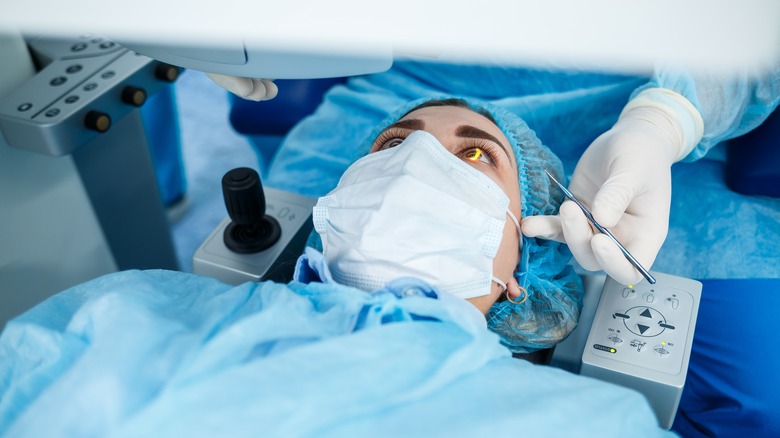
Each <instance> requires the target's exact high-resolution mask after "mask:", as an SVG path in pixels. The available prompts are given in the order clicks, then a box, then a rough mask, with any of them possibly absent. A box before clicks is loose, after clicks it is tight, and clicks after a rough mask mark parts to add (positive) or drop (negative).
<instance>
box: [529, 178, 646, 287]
mask: <svg viewBox="0 0 780 438" xmlns="http://www.w3.org/2000/svg"><path fill="white" fill-rule="evenodd" d="M544 173H546V174H547V176H549V177H550V179H551V180H553V182H554V183H555V184H557V185H558V187H560V189H561V190H562V191H563V194H564V195H566V197H567V198H569V199H571V200H572V201H574V203H575V204H577V206H579V207H580V210H582V212H583V213H585V217H586V218H588V221H589V222H590V223H591V224H593V226H594V227H596V229H597V230H599V231H600V232H601V233H603V234H606V235H607V237H609V238H610V239H612V241H613V242H615V245H617V246H618V248H620V251H621V252H622V253H623V255H624V256H625V257H626V259H628V261H629V262H631V264H632V265H634V267H635V268H636V269H637V271H639V272H640V273H641V274H642V276H644V277H645V278H646V279H647V281H648V282H649V283H650V284H655V277H653V276H652V275H650V273H649V272H647V269H645V268H643V267H642V265H641V264H639V262H638V261H637V260H636V259H635V258H634V256H632V255H631V253H630V252H628V250H627V249H626V247H625V246H623V244H621V243H620V242H619V241H618V240H617V237H615V236H614V235H613V234H612V233H611V232H610V231H609V230H608V229H606V228H604V227H602V226H601V225H600V224H599V223H598V222H596V219H594V218H593V214H591V212H590V210H588V207H585V204H583V203H582V202H580V200H579V199H577V198H576V197H575V196H574V194H573V193H572V192H570V191H569V189H567V188H566V187H564V186H563V184H561V183H559V182H558V180H557V179H555V178H554V177H553V176H552V175H550V172H548V171H547V170H545V171H544Z"/></svg>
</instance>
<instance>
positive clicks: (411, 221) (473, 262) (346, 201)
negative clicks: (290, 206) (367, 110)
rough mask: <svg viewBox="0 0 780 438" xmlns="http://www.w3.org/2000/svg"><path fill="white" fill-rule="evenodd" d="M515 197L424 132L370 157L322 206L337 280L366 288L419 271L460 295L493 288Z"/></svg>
mask: <svg viewBox="0 0 780 438" xmlns="http://www.w3.org/2000/svg"><path fill="white" fill-rule="evenodd" d="M508 207H509V198H508V197H507V196H506V194H505V193H504V192H503V191H502V190H501V188H500V187H498V185H496V183H494V182H493V181H492V180H491V179H490V178H489V177H487V176H486V175H483V174H482V173H481V172H479V171H478V170H476V169H474V168H473V167H472V166H470V165H469V164H467V163H465V162H463V161H462V160H461V159H460V158H458V157H456V156H454V155H453V154H452V153H450V152H449V151H448V150H447V149H445V148H444V146H442V144H441V143H439V141H438V140H437V139H436V137H434V136H433V135H431V134H429V133H427V132H424V131H416V132H413V133H412V134H410V135H409V136H408V137H407V138H406V140H404V142H403V143H401V144H400V145H398V146H396V147H395V148H391V149H387V150H384V151H380V152H375V153H373V154H370V155H368V156H366V157H363V158H361V159H360V160H358V161H357V162H355V163H354V164H353V165H352V166H350V167H349V169H347V171H346V172H345V173H344V175H343V176H342V177H341V180H340V181H339V184H338V186H337V187H336V188H335V189H334V190H333V191H332V192H330V193H329V194H328V195H327V196H324V197H322V198H320V199H319V200H318V201H317V205H316V206H315V207H314V214H313V217H314V227H315V229H316V230H317V232H318V233H319V234H320V236H321V238H322V246H323V254H324V256H325V261H326V262H327V264H328V267H329V269H330V271H331V273H332V275H333V278H334V280H336V281H337V282H339V283H341V284H345V285H348V286H353V287H357V288H360V289H363V290H366V291H373V290H376V289H379V288H381V287H382V286H384V285H385V283H387V282H388V281H390V280H394V279H396V278H400V277H417V278H420V279H422V280H425V281H426V282H428V283H430V284H431V285H433V286H436V287H438V288H439V289H441V290H443V291H445V292H448V293H451V294H453V295H456V296H458V297H461V298H474V297H478V296H482V295H487V294H489V293H490V288H491V282H492V281H496V282H497V283H498V284H500V285H501V286H502V287H503V288H504V289H506V284H505V283H504V282H503V281H501V280H499V279H498V278H496V277H495V276H494V275H493V259H494V258H495V256H496V252H497V251H498V247H499V245H500V244H501V239H502V236H503V230H504V225H505V224H506V216H507V215H509V217H510V218H511V219H512V221H513V222H514V223H515V226H517V228H518V232H519V229H520V226H519V224H518V222H517V219H516V218H515V216H514V215H513V214H512V213H511V212H510V211H509V208H508Z"/></svg>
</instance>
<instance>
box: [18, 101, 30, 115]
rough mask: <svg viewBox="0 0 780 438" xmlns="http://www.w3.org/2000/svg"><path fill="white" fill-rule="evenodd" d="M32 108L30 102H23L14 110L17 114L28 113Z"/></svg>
mask: <svg viewBox="0 0 780 438" xmlns="http://www.w3.org/2000/svg"><path fill="white" fill-rule="evenodd" d="M32 107H33V104H31V103H30V102H25V103H23V104H21V105H19V107H18V108H16V109H17V110H19V112H22V113H23V112H25V111H29V110H30V108H32Z"/></svg>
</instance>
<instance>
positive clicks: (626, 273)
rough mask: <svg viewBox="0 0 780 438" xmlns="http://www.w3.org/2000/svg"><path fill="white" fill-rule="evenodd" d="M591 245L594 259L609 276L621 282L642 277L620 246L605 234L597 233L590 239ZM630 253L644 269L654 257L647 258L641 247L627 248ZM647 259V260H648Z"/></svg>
mask: <svg viewBox="0 0 780 438" xmlns="http://www.w3.org/2000/svg"><path fill="white" fill-rule="evenodd" d="M591 246H592V249H593V254H594V255H595V256H596V260H597V261H598V263H599V264H600V265H601V267H602V268H603V269H604V272H606V273H607V275H609V276H610V277H612V278H614V279H615V280H616V281H617V282H619V283H622V284H636V283H639V282H640V281H642V279H643V278H644V277H643V276H642V274H641V273H640V272H639V271H638V270H637V269H636V268H634V265H632V264H631V262H629V261H628V259H627V258H626V256H625V255H623V252H622V251H621V250H620V248H619V247H618V246H617V245H616V244H615V242H613V241H612V239H610V238H609V236H607V235H606V234H597V235H595V236H593V239H591ZM629 251H630V252H631V255H633V256H634V258H635V259H636V260H637V261H639V263H640V264H642V267H644V268H645V269H648V270H649V269H650V265H651V264H652V262H653V260H654V259H655V257H654V256H651V257H650V259H648V257H647V254H645V251H643V250H642V247H641V246H640V247H639V248H635V249H634V250H629ZM648 260H649V261H648Z"/></svg>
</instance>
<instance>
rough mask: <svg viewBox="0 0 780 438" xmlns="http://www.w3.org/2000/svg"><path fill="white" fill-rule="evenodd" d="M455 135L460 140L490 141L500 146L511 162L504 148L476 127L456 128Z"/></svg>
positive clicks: (494, 138) (496, 140)
mask: <svg viewBox="0 0 780 438" xmlns="http://www.w3.org/2000/svg"><path fill="white" fill-rule="evenodd" d="M455 135H456V136H458V137H462V138H481V139H483V140H488V141H492V142H493V143H495V144H497V145H499V146H501V149H502V150H503V151H504V153H505V154H506V157H507V158H508V159H509V162H510V163H511V162H512V158H511V157H510V156H509V151H507V149H506V147H505V146H504V144H503V143H501V142H500V141H498V139H497V138H496V137H494V136H492V135H490V134H488V133H487V132H485V131H483V130H481V129H479V128H477V127H476V126H471V125H460V126H458V129H457V130H455Z"/></svg>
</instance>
